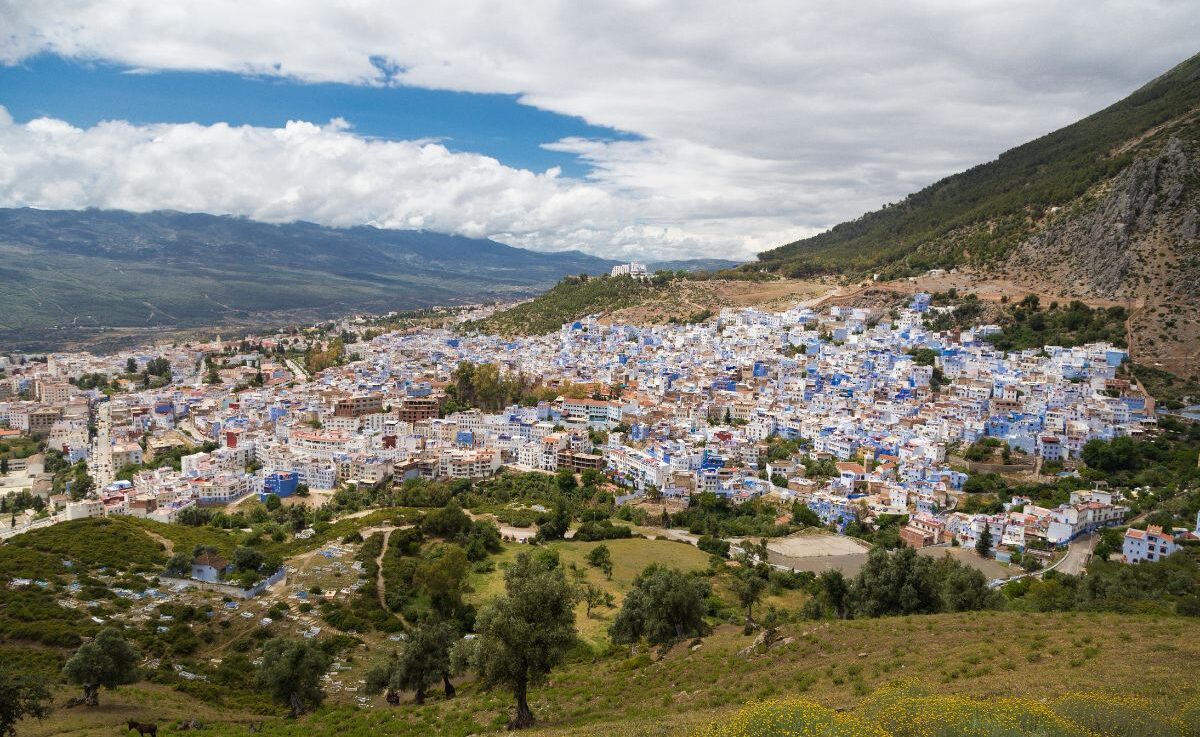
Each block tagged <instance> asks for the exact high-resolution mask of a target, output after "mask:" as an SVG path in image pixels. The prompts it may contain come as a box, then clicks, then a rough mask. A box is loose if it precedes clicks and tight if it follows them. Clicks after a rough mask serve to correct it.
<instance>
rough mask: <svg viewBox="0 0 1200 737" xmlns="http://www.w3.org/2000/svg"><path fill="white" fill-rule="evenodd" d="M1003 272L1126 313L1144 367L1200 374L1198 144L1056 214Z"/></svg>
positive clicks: (1166, 154)
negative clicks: (1130, 314) (1110, 303)
mask: <svg viewBox="0 0 1200 737" xmlns="http://www.w3.org/2000/svg"><path fill="white" fill-rule="evenodd" d="M1006 271H1007V273H1008V274H1010V275H1013V276H1014V277H1016V278H1018V279H1020V280H1021V281H1025V282H1028V283H1031V284H1034V285H1037V286H1039V287H1041V288H1043V289H1046V290H1047V291H1050V292H1052V293H1063V294H1067V293H1071V294H1075V295H1086V296H1090V297H1094V298H1099V299H1108V300H1116V301H1120V302H1125V303H1127V304H1129V305H1130V306H1131V307H1132V308H1133V311H1134V318H1133V320H1132V327H1133V333H1134V334H1133V335H1132V336H1131V337H1132V339H1133V344H1134V347H1135V350H1136V351H1137V353H1140V355H1138V356H1137V357H1138V359H1139V360H1142V361H1148V362H1151V363H1159V364H1161V365H1162V366H1163V367H1165V368H1169V369H1171V370H1173V371H1176V372H1179V373H1183V374H1184V375H1193V374H1195V373H1196V372H1197V371H1200V345H1198V344H1200V319H1198V318H1200V141H1197V140H1195V139H1192V138H1188V137H1182V136H1178V135H1175V136H1172V137H1170V138H1169V139H1168V140H1167V141H1166V142H1165V143H1164V144H1162V145H1161V146H1160V148H1159V149H1158V150H1157V151H1148V152H1146V153H1144V154H1143V155H1141V156H1139V157H1137V158H1136V159H1134V161H1133V162H1132V163H1131V164H1130V165H1129V166H1128V167H1126V168H1125V169H1124V170H1122V171H1121V172H1120V173H1119V174H1118V175H1117V176H1115V177H1114V178H1113V179H1111V180H1110V181H1108V182H1107V183H1105V185H1103V186H1102V187H1099V188H1097V190H1096V191H1094V192H1093V193H1092V194H1091V195H1089V196H1088V197H1086V198H1083V199H1081V200H1080V201H1078V202H1076V203H1073V204H1072V205H1070V206H1068V207H1065V208H1062V209H1061V210H1060V211H1059V212H1057V213H1055V214H1053V215H1052V216H1051V217H1050V219H1049V222H1048V224H1046V225H1045V227H1043V228H1042V229H1041V230H1040V231H1039V232H1038V233H1037V234H1035V235H1033V236H1032V237H1030V238H1028V239H1027V240H1026V241H1025V242H1023V243H1022V244H1021V245H1020V246H1019V247H1018V248H1017V250H1016V252H1015V253H1014V254H1013V256H1012V257H1011V258H1010V259H1009V261H1008V263H1007V265H1006ZM1135 355H1136V354H1135Z"/></svg>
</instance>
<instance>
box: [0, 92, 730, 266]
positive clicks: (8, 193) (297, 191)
mask: <svg viewBox="0 0 1200 737" xmlns="http://www.w3.org/2000/svg"><path fill="white" fill-rule="evenodd" d="M0 206H5V207H24V206H31V207H38V208H56V209H74V208H83V207H101V208H114V209H122V210H131V211H134V212H144V211H148V210H154V209H176V210H187V211H204V212H212V213H218V214H236V215H246V216H249V217H251V218H254V219H257V220H263V221H267V222H286V221H291V220H297V219H303V220H312V221H315V222H319V223H323V224H326V225H333V226H350V225H360V224H363V223H372V224H375V225H377V226H379V227H388V228H425V229H430V230H436V231H440V232H452V233H461V234H464V235H469V236H475V237H485V236H486V237H494V238H497V239H499V240H502V241H505V242H508V243H513V244H516V245H523V246H529V247H537V248H540V249H543V250H563V249H569V248H577V247H579V246H581V245H587V246H589V247H590V250H593V251H596V252H602V253H612V254H636V253H639V252H641V251H642V250H648V251H653V252H655V253H661V254H664V255H668V256H680V255H687V254H689V253H691V249H693V248H694V249H697V250H698V252H701V253H707V252H715V250H716V249H718V248H719V247H720V246H721V244H728V243H733V242H740V239H741V235H740V231H741V230H742V227H741V225H740V224H739V222H738V221H737V220H736V219H734V220H731V221H730V222H727V223H719V224H716V225H713V224H706V223H702V222H698V223H696V224H695V227H694V228H687V229H681V228H678V227H674V226H672V225H670V223H671V222H673V221H675V220H678V221H680V222H687V221H688V220H690V218H691V216H690V214H689V213H688V212H687V211H685V210H684V209H679V214H678V215H677V216H676V217H665V216H664V214H663V213H662V211H661V210H662V208H669V207H679V206H678V205H676V204H673V203H665V204H664V203H662V202H659V201H658V200H652V201H646V200H639V199H635V198H630V197H627V196H625V195H623V194H621V193H620V192H614V191H610V190H609V189H606V188H605V187H602V186H599V185H597V184H594V183H589V182H582V181H579V180H573V179H569V178H563V177H561V176H559V173H558V171H557V170H553V169H552V170H550V171H548V172H545V173H542V174H536V173H534V172H530V171H526V170H521V169H514V168H511V167H507V166H504V165H503V164H501V163H500V162H498V161H496V160H495V159H492V158H489V157H486V156H480V155H477V154H469V153H455V152H451V151H448V150H447V149H446V148H445V147H444V146H442V145H441V144H438V143H431V142H425V141H383V140H375V139H367V138H363V137H361V136H357V135H355V134H354V133H353V131H351V130H349V129H348V128H347V125H346V123H345V121H341V120H334V121H332V122H330V123H329V124H328V125H324V126H318V125H314V124H311V123H304V122H292V123H288V124H287V125H286V126H285V127H283V128H261V127H253V126H229V125H225V124H217V125H212V126H204V125H197V124H183V125H177V124H159V125H146V126H138V125H132V124H129V123H125V122H106V123H101V124H99V125H96V126H94V127H92V128H87V129H81V128H76V127H73V126H71V125H69V124H67V123H65V122H63V121H61V120H54V119H50V118H39V119H36V120H32V121H29V122H28V123H25V124H20V123H16V122H14V121H12V119H11V117H10V116H8V114H7V112H6V111H4V109H3V108H0ZM658 220H662V221H664V222H663V223H660V224H658V225H656V226H654V227H649V226H647V227H631V226H630V223H650V222H655V221H658ZM747 243H749V241H747Z"/></svg>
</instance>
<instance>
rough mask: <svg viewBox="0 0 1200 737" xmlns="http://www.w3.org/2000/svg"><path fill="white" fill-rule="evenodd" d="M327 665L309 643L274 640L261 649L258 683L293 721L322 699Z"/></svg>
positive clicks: (282, 638) (326, 659)
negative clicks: (322, 679) (285, 709)
mask: <svg viewBox="0 0 1200 737" xmlns="http://www.w3.org/2000/svg"><path fill="white" fill-rule="evenodd" d="M329 662H330V658H329V656H328V655H327V654H325V652H324V651H322V650H319V649H318V648H316V647H314V646H313V645H310V644H309V643H308V642H305V641H303V640H292V639H288V638H285V637H277V638H275V639H273V640H268V641H267V643H266V644H265V645H263V659H262V665H261V666H259V671H258V673H259V679H260V680H261V681H262V684H263V686H264V687H266V688H267V689H268V690H269V691H270V692H271V697H272V698H274V699H275V700H276V701H278V702H279V703H281V704H283V705H285V706H287V707H288V709H289V710H290V713H291V716H292V718H293V719H295V718H296V717H298V716H300V715H301V714H303V713H304V712H305V711H307V710H308V709H309V708H311V707H314V706H319V705H320V703H321V701H322V700H323V699H324V696H325V694H324V692H322V691H321V676H322V675H324V674H325V671H327V670H329Z"/></svg>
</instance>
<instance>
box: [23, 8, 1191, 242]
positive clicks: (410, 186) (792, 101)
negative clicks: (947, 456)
mask: <svg viewBox="0 0 1200 737" xmlns="http://www.w3.org/2000/svg"><path fill="white" fill-rule="evenodd" d="M338 6H341V7H338ZM344 7H345V6H344V5H342V4H335V3H328V2H323V1H321V0H257V1H256V2H244V1H241V0H237V1H235V0H210V2H206V3H191V2H183V1H182V0H181V1H179V2H169V1H167V0H162V1H160V2H156V3H150V4H147V3H142V2H137V0H39V2H18V0H0V28H4V29H5V30H4V31H2V32H0V61H3V62H7V63H17V62H19V61H20V60H21V59H24V58H27V57H29V56H31V55H33V54H36V53H41V52H51V53H57V54H61V55H63V56H67V57H71V58H76V59H85V60H86V59H102V60H108V61H113V62H116V63H120V64H124V65H128V66H130V67H133V68H137V69H146V70H155V69H190V70H225V71H233V72H241V73H254V74H264V75H280V76H286V77H291V78H294V79H296V80H299V81H305V82H317V81H322V82H326V81H335V82H347V83H351V84H376V85H381V84H407V85H415V86H422V87H430V88H439V89H449V90H461V91H474V92H503V93H510V94H518V95H520V99H521V100H522V102H524V103H526V104H530V105H536V106H538V107H540V108H544V109H547V110H552V111H555V112H559V113H563V114H568V115H576V116H580V117H582V118H584V119H586V120H587V121H588V122H590V123H593V124H597V125H604V126H610V127H613V128H617V129H620V130H625V131H631V132H634V133H637V134H639V135H640V136H641V137H642V139H643V140H640V141H632V142H631V141H617V142H597V141H578V140H570V141H560V142H547V143H548V145H549V146H551V147H553V148H555V149H557V150H564V151H570V152H572V153H576V154H578V155H581V156H583V157H584V158H586V159H587V160H588V161H589V162H590V163H592V164H593V165H594V167H595V171H594V174H593V175H592V176H591V177H589V178H588V180H587V181H584V182H580V181H574V180H570V179H567V178H563V177H554V176H550V175H548V174H542V175H538V174H533V173H530V172H522V171H517V170H514V169H511V168H507V167H504V166H501V165H500V164H498V163H497V162H495V161H492V160H490V159H486V158H484V157H478V156H470V155H464V154H451V153H449V152H447V151H446V150H445V149H443V148H441V147H439V146H431V145H428V144H426V145H417V144H412V143H393V144H387V145H381V146H375V145H374V144H373V143H368V142H366V141H363V140H362V139H360V138H358V137H355V136H354V135H353V134H352V133H351V132H349V131H346V130H334V129H330V128H329V127H326V128H317V127H314V126H310V125H299V124H296V125H292V126H289V127H288V128H287V129H285V130H283V131H269V130H263V129H247V128H237V129H231V128H223V127H221V126H213V127H211V128H202V127H198V126H173V127H155V126H152V127H148V128H134V127H130V126H122V125H120V124H116V123H114V124H105V125H102V126H97V127H96V128H94V129H91V130H88V131H75V132H70V131H62V130H46V131H44V132H43V133H41V135H45V136H47V140H48V141H49V140H50V139H53V140H61V139H68V138H71V137H76V138H78V139H80V141H82V142H86V143H88V145H90V146H91V148H89V149H88V150H87V155H88V156H91V157H92V158H90V159H88V160H86V161H85V160H84V159H83V158H82V157H83V156H84V155H85V154H84V153H78V154H75V153H73V152H71V151H69V150H68V151H60V152H58V153H56V154H49V153H47V154H41V153H39V152H21V155H22V157H23V160H24V159H25V158H28V157H33V158H35V159H36V158H38V157H39V156H40V157H41V158H40V161H38V162H30V163H28V164H27V167H26V168H25V169H23V172H24V176H26V177H30V178H31V179H32V180H33V181H35V182H39V183H38V184H28V185H27V184H26V183H24V182H18V183H17V184H5V185H4V187H5V191H4V192H3V194H4V195H5V197H6V198H7V199H8V201H10V202H11V201H16V200H18V199H20V198H19V197H18V196H17V192H19V191H21V190H20V188H21V187H26V186H29V187H35V188H36V194H37V195H38V196H39V197H41V198H43V199H46V200H49V199H56V200H58V201H60V202H63V203H65V201H68V200H72V199H74V200H77V204H76V205H74V206H79V205H80V204H102V202H101V201H98V200H120V201H123V202H128V203H133V204H137V205H138V206H139V207H140V208H141V209H145V208H148V207H168V206H170V207H179V208H187V209H219V210H221V211H229V212H242V213H244V214H247V215H251V216H254V217H270V218H272V219H282V218H285V217H293V216H298V217H305V218H308V219H313V220H317V221H320V222H331V223H349V222H365V221H368V220H370V221H375V222H378V223H381V224H395V225H397V226H400V227H405V226H409V225H411V224H413V223H421V224H423V225H424V227H429V228H436V229H445V230H452V231H455V232H464V233H471V234H487V235H492V236H495V237H498V238H501V239H507V240H509V241H511V242H514V243H516V244H519V245H527V246H532V247H538V248H547V249H551V248H561V247H574V246H582V247H585V248H587V249H588V250H591V251H593V252H597V253H604V254H611V255H618V254H619V253H626V252H633V251H636V249H637V248H638V246H639V245H640V246H643V247H645V248H646V249H647V250H652V251H656V252H658V253H661V254H662V255H671V256H679V255H730V254H733V255H738V256H747V255H749V253H750V252H752V251H753V250H756V249H760V248H763V247H770V246H774V245H778V244H779V243H781V242H784V241H786V240H789V239H791V238H794V237H796V236H799V235H803V234H808V233H811V232H814V231H816V230H819V229H822V228H824V227H828V226H830V225H833V224H835V223H836V222H838V221H840V220H843V219H846V218H850V217H854V216H856V215H858V214H859V213H861V212H863V211H865V210H867V209H871V208H873V207H875V206H877V205H878V204H880V203H882V202H885V201H894V200H896V199H899V198H900V197H901V196H903V195H904V194H906V193H908V192H910V191H912V190H914V189H917V188H919V187H920V186H922V185H924V184H927V183H929V182H930V181H933V180H934V179H936V178H938V177H940V176H943V175H945V174H948V173H951V172H953V171H956V170H959V169H962V168H964V167H966V166H969V165H971V164H974V163H977V162H979V161H982V160H986V159H988V158H991V157H993V156H995V155H996V154H997V153H999V152H1000V151H1002V150H1004V149H1005V148H1008V147H1010V146H1012V145H1015V144H1018V143H1021V142H1023V141H1024V140H1027V139H1028V138H1031V137H1033V136H1036V135H1039V134H1041V133H1045V132H1047V131H1049V130H1052V129H1053V128H1055V127H1058V126H1060V125H1063V124H1066V123H1069V122H1071V121H1073V120H1075V119H1077V118H1079V117H1081V116H1083V115H1085V114H1087V113H1090V112H1092V111H1094V110H1096V109H1099V108H1101V107H1103V106H1105V105H1106V104H1108V103H1109V102H1112V101H1114V100H1116V99H1117V98H1119V97H1121V96H1122V95H1124V94H1126V93H1128V92H1129V91H1131V90H1132V89H1134V88H1135V87H1137V86H1138V85H1139V84H1141V83H1142V82H1144V81H1146V80H1148V79H1149V78H1151V77H1152V76H1154V75H1155V74H1157V73H1159V72H1161V71H1163V70H1165V69H1166V68H1167V67H1169V66H1170V65H1171V64H1173V63H1175V62H1177V61H1180V60H1182V59H1183V58H1185V57H1187V56H1189V55H1190V54H1192V53H1195V51H1196V48H1195V39H1197V38H1200V13H1196V12H1195V5H1194V3H1191V2H1178V1H1172V0H1146V1H1144V2H1136V3H1132V2H1122V1H1121V0H1098V1H1097V2H1090V3H1086V4H1080V3H1078V2H1072V1H1069V0H1036V1H1035V0H980V1H979V2H967V3H964V2H961V0H924V1H923V2H915V3H894V2H886V1H884V0H879V1H877V2H869V3H865V2H858V3H839V4H836V5H829V4H823V3H797V2H767V1H766V0H757V1H754V0H751V1H748V2H741V3H730V2H715V1H710V2H646V1H643V0H639V1H637V2H610V3H562V2H553V1H551V0H540V1H539V0H521V1H520V2H516V1H515V0H513V1H512V2H499V1H496V0H479V1H478V2H456V3H396V2H394V0H360V1H359V2H356V3H354V4H353V8H354V9H353V10H352V11H347V10H344V9H342V8H344ZM2 102H3V99H2V97H0V103H2ZM0 122H2V121H0ZM59 127H61V126H59ZM39 128H42V129H55V126H54V125H53V124H51V123H48V122H47V123H39V124H38V125H37V126H34V125H33V123H30V124H29V125H27V126H24V127H22V126H15V127H14V126H7V127H6V128H5V131H6V132H5V134H4V135H6V136H8V135H21V136H26V137H28V136H34V135H36V134H39ZM148 137H149V138H148ZM159 139H161V142H160V140H159ZM46 145H50V144H49V143H47V144H46ZM125 152H128V155H129V156H130V157H131V158H130V161H131V162H134V161H138V160H142V161H145V162H147V163H146V166H147V169H148V171H147V172H144V173H139V172H129V173H126V172H112V171H109V170H106V169H99V170H95V169H90V168H89V166H91V165H92V164H89V163H88V162H93V163H94V162H95V161H103V162H105V164H106V165H107V166H109V167H115V168H117V169H122V168H124V167H126V166H130V167H135V166H136V164H134V163H129V164H127V163H126V162H125V160H124V159H123V156H125V155H126V153H125ZM4 155H7V156H10V157H11V152H5V154H4ZM223 156H238V157H243V158H237V159H234V160H229V161H225V160H220V157H223ZM68 161H69V162H70V164H68V163H67V162H68ZM385 162H386V163H385ZM158 167H162V168H165V169H166V170H168V171H171V172H172V173H173V175H174V177H175V178H176V179H179V180H182V181H171V182H153V181H145V180H146V178H147V176H146V175H148V174H152V173H153V172H154V171H155V169H156V168H158ZM257 167H280V168H278V169H261V168H257ZM67 170H70V171H71V173H72V175H73V176H77V177H80V178H81V179H80V180H79V181H74V182H68V181H55V180H53V178H52V175H53V174H54V172H56V171H58V172H63V173H65V172H66V171H67ZM265 172H269V173H270V174H271V176H268V175H267V173H265ZM222 176H228V177H231V179H230V180H228V181H225V180H222V179H220V177H222ZM5 179H6V181H9V180H8V179H7V178H5ZM117 179H120V180H121V181H115V180H117ZM97 180H102V181H104V182H105V183H106V185H109V186H113V187H115V190H114V191H111V192H110V191H107V190H105V189H103V188H101V187H99V186H97V185H96V184H95V182H96V181H97ZM188 180H194V181H188ZM247 183H252V185H250V184H247ZM376 190H383V191H376ZM109 206H128V205H117V204H110V205H109ZM356 219H357V220H356ZM693 251H694V254H693V253H692V252H693Z"/></svg>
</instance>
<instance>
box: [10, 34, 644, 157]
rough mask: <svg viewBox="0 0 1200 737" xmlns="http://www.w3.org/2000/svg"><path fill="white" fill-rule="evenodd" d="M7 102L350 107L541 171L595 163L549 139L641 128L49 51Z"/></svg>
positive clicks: (167, 113) (310, 110)
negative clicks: (549, 146) (82, 59)
mask: <svg viewBox="0 0 1200 737" xmlns="http://www.w3.org/2000/svg"><path fill="white" fill-rule="evenodd" d="M0 105H3V106H4V107H5V108H7V109H8V112H9V114H10V115H12V117H13V118H14V119H15V120H17V121H18V122H22V123H24V122H28V121H29V120H32V119H33V118H38V117H43V116H45V117H52V118H58V119H60V120H65V121H67V122H68V123H70V124H72V125H74V126H77V127H81V128H86V127H90V126H92V125H95V124H96V123H98V122H100V121H102V120H127V121H129V122H131V123H135V124H147V123H201V124H204V125H212V124H214V123H219V122H226V123H229V124H231V125H255V126H264V127H272V128H277V127H281V126H283V125H284V124H285V123H287V121H289V120H306V121H309V122H312V123H318V124H323V123H326V122H328V121H329V120H330V119H332V118H337V117H341V118H345V119H346V120H347V121H348V122H349V123H350V124H351V125H352V126H353V130H354V131H355V132H356V133H358V134H359V135H362V136H368V137H377V138H385V139H390V140H407V139H415V138H436V139H439V140H440V141H441V142H442V143H443V144H444V145H445V146H446V147H447V148H448V149H450V150H452V151H458V152H474V153H481V154H485V155H487V156H492V157H494V158H496V159H498V160H499V161H501V162H502V163H504V164H507V165H508V166H512V167H517V168H522V169H531V170H533V171H538V172H541V171H544V170H546V169H548V168H550V167H553V166H558V167H561V168H562V171H563V174H564V175H566V176H572V177H581V176H584V175H585V174H587V172H588V170H589V169H588V166H587V164H586V163H585V162H582V161H581V160H579V159H578V158H577V157H576V156H573V155H572V154H569V153H563V152H558V151H547V150H545V149H543V148H541V145H542V144H545V143H551V142H553V141H557V140H558V139H560V138H565V137H568V136H578V137H581V138H599V139H605V140H633V139H636V138H637V137H636V136H633V135H630V134H625V133H622V132H619V131H615V130H612V129H610V128H603V127H599V126H594V125H589V124H588V123H586V122H585V121H584V120H583V119H581V118H575V117H571V116H566V115H558V114H556V113H551V112H547V111H544V110H538V109H537V108H533V107H529V106H527V105H522V104H520V103H519V102H517V97H516V96H515V95H496V94H476V93H466V92H446V91H440V90H425V89H418V88H414V87H358V86H353V85H346V84H307V83H300V82H292V81H288V80H284V79H276V78H269V77H253V76H242V75H237V74H230V73H224V72H151V73H141V72H137V73H133V72H130V71H129V70H128V69H126V68H125V67H121V66H118V65H112V64H103V63H87V64H80V63H76V62H72V61H67V60H64V59H62V58H60V57H57V56H53V55H48V54H43V55H40V56H37V57H35V58H33V59H29V60H26V61H25V62H24V63H22V64H19V65H15V66H0Z"/></svg>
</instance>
